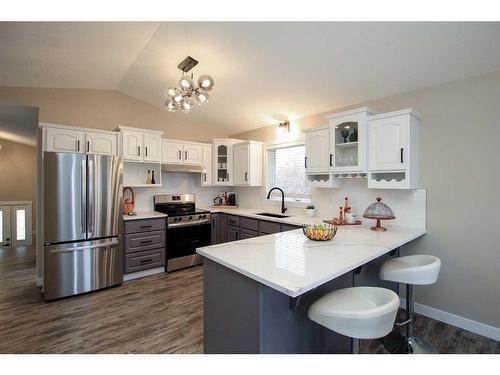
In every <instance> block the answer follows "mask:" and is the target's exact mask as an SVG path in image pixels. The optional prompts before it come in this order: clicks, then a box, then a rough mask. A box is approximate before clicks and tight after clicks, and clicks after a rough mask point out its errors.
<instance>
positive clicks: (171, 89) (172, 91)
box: [165, 87, 179, 98]
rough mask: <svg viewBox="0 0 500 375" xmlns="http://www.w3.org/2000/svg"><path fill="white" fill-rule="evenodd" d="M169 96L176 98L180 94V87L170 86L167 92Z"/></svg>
mask: <svg viewBox="0 0 500 375" xmlns="http://www.w3.org/2000/svg"><path fill="white" fill-rule="evenodd" d="M165 94H166V95H165V96H166V97H167V98H174V97H175V96H176V95H177V94H179V89H178V88H177V87H169V88H168V89H167V91H166V93H165Z"/></svg>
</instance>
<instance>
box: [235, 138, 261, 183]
mask: <svg viewBox="0 0 500 375" xmlns="http://www.w3.org/2000/svg"><path fill="white" fill-rule="evenodd" d="M262 151H263V145H262V143H260V142H255V141H248V142H243V143H237V144H235V145H234V146H233V174H234V184H235V185H242V186H262Z"/></svg>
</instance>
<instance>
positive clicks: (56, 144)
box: [41, 124, 118, 155]
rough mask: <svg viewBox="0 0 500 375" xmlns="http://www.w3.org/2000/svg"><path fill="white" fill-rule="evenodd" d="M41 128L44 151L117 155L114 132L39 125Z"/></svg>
mask: <svg viewBox="0 0 500 375" xmlns="http://www.w3.org/2000/svg"><path fill="white" fill-rule="evenodd" d="M41 128H42V131H43V150H44V151H53V152H77V153H88V154H99V155H117V151H118V150H117V136H116V133H115V132H110V131H106V130H95V129H92V130H91V129H89V131H87V129H86V128H79V127H74V128H73V127H70V126H67V125H56V124H41Z"/></svg>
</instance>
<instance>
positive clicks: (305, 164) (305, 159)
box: [304, 156, 307, 168]
mask: <svg viewBox="0 0 500 375" xmlns="http://www.w3.org/2000/svg"><path fill="white" fill-rule="evenodd" d="M304 168H307V156H306V157H305V158H304Z"/></svg>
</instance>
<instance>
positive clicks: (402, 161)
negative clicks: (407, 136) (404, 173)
mask: <svg viewBox="0 0 500 375" xmlns="http://www.w3.org/2000/svg"><path fill="white" fill-rule="evenodd" d="M403 152H404V149H403V148H401V163H404V160H403Z"/></svg>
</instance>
